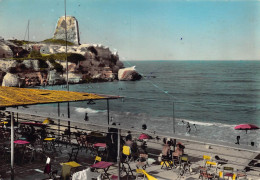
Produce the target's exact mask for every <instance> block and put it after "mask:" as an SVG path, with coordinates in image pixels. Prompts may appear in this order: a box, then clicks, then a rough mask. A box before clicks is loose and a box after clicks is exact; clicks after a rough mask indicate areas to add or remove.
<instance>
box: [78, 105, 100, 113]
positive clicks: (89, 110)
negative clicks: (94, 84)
mask: <svg viewBox="0 0 260 180" xmlns="http://www.w3.org/2000/svg"><path fill="white" fill-rule="evenodd" d="M75 111H76V112H78V113H92V114H95V113H99V112H103V110H95V109H91V108H80V107H75Z"/></svg>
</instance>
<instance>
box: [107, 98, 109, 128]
mask: <svg viewBox="0 0 260 180" xmlns="http://www.w3.org/2000/svg"><path fill="white" fill-rule="evenodd" d="M107 124H108V125H109V100H108V99H107Z"/></svg>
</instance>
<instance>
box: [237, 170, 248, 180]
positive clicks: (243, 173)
mask: <svg viewBox="0 0 260 180" xmlns="http://www.w3.org/2000/svg"><path fill="white" fill-rule="evenodd" d="M236 178H237V179H241V178H243V179H247V174H246V171H244V170H239V169H237V172H236ZM241 180H242V179H241Z"/></svg>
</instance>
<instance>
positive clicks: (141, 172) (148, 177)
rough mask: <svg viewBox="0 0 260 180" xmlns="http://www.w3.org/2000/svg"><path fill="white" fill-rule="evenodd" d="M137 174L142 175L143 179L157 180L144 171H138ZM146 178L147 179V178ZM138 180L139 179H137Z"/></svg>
mask: <svg viewBox="0 0 260 180" xmlns="http://www.w3.org/2000/svg"><path fill="white" fill-rule="evenodd" d="M136 174H142V175H143V179H147V180H157V179H156V178H155V177H153V176H151V175H150V174H148V173H147V172H146V171H145V170H143V169H136ZM145 177H146V178H145ZM136 179H137V178H136Z"/></svg>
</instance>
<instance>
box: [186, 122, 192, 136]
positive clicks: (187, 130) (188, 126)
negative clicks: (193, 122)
mask: <svg viewBox="0 0 260 180" xmlns="http://www.w3.org/2000/svg"><path fill="white" fill-rule="evenodd" d="M190 131H191V128H190V123H189V122H187V126H186V132H187V133H188V134H190Z"/></svg>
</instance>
